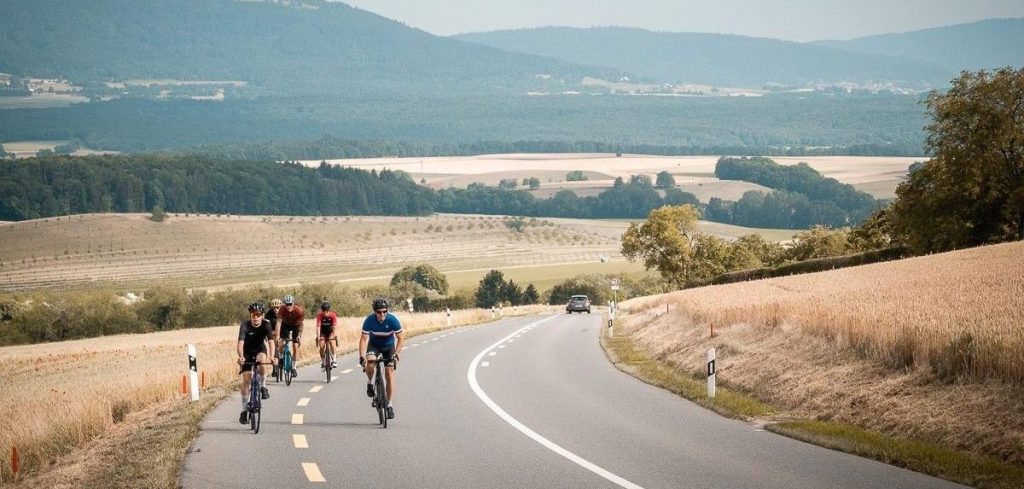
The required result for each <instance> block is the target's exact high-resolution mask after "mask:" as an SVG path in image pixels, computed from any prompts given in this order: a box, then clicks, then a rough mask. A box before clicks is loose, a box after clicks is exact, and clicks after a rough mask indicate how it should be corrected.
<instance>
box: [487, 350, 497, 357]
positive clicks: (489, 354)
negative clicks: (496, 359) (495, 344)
mask: <svg viewBox="0 0 1024 489" xmlns="http://www.w3.org/2000/svg"><path fill="white" fill-rule="evenodd" d="M497 354H498V352H496V351H492V352H490V353H488V354H487V356H489V357H493V356H494V355H497Z"/></svg>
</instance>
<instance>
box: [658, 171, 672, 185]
mask: <svg viewBox="0 0 1024 489" xmlns="http://www.w3.org/2000/svg"><path fill="white" fill-rule="evenodd" d="M654 185H655V186H656V187H658V188H669V187H675V186H676V178H675V177H673V176H672V174H671V173H669V172H667V171H660V172H658V176H657V179H656V180H655V182H654Z"/></svg>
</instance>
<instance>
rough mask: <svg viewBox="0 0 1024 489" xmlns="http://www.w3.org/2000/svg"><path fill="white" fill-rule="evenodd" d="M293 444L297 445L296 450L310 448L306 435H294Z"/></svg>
mask: <svg viewBox="0 0 1024 489" xmlns="http://www.w3.org/2000/svg"><path fill="white" fill-rule="evenodd" d="M292 443H294V444H295V448H309V443H308V442H306V435H292Z"/></svg>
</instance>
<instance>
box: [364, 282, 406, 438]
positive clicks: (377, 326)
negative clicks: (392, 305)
mask: <svg viewBox="0 0 1024 489" xmlns="http://www.w3.org/2000/svg"><path fill="white" fill-rule="evenodd" d="M403 343H405V338H404V337H403V335H402V323H400V322H399V321H398V318H397V317H395V316H394V315H392V314H388V301H387V299H385V298H383V297H378V298H376V299H374V300H373V314H370V315H369V316H367V317H366V320H364V321H363V335H362V336H361V337H360V338H359V365H362V366H363V371H364V372H366V382H367V383H366V395H367V396H369V397H373V396H374V394H375V393H374V390H373V366H374V362H377V361H383V362H384V366H385V369H384V378H385V379H387V381H388V387H387V391H388V405H387V416H388V419H393V418H394V417H395V409H394V407H392V405H391V400H392V399H394V395H395V389H394V388H395V363H397V362H398V353H399V352H401V351H402V344H403Z"/></svg>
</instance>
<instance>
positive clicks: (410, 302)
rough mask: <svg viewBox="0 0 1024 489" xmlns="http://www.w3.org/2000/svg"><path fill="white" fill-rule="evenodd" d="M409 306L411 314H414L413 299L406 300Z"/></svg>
mask: <svg viewBox="0 0 1024 489" xmlns="http://www.w3.org/2000/svg"><path fill="white" fill-rule="evenodd" d="M405 301H406V302H407V303H408V304H409V312H414V311H413V308H412V297H410V298H408V299H406V300H405Z"/></svg>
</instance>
